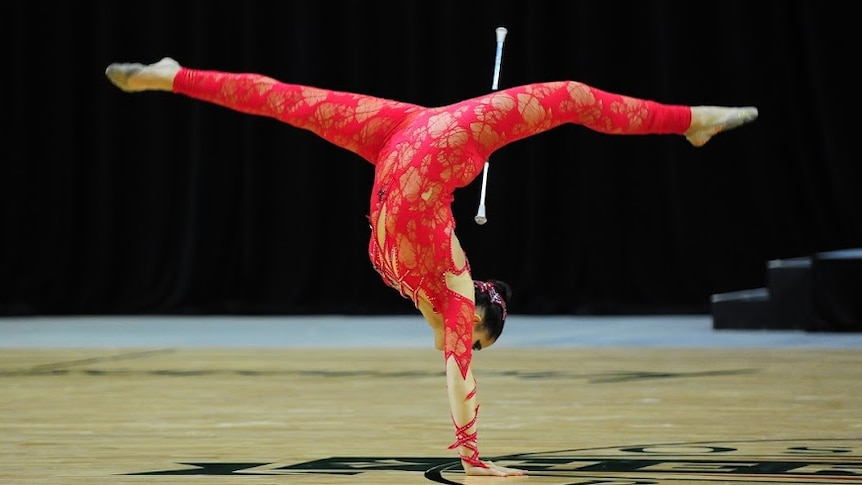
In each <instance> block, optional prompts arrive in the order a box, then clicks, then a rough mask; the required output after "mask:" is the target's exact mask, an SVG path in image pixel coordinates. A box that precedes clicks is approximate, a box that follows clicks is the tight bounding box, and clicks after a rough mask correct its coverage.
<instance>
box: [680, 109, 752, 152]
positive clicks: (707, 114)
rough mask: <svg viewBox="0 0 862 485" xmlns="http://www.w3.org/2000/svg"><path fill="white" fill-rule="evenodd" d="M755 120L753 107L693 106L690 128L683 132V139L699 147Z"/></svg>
mask: <svg viewBox="0 0 862 485" xmlns="http://www.w3.org/2000/svg"><path fill="white" fill-rule="evenodd" d="M756 119H757V108H754V107H744V108H725V107H721V106H693V107H692V108H691V126H690V127H689V129H688V131H686V132H685V137H686V139H687V140H688V142H689V143H691V144H692V145H694V146H696V147H700V146H703V145H705V144H706V142H708V141H709V139H710V138H712V137H713V136H715V135H717V134H718V133H721V132H722V131H727V130H732V129H733V128H736V127H739V126H742V125H744V124H747V123H751V122H752V121H754V120H756Z"/></svg>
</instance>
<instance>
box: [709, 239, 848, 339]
mask: <svg viewBox="0 0 862 485" xmlns="http://www.w3.org/2000/svg"><path fill="white" fill-rule="evenodd" d="M766 281H767V286H766V287H764V288H753V289H748V290H741V291H733V292H728V293H719V294H715V295H712V299H711V306H712V316H713V328H715V329H784V330H807V331H823V332H857V331H862V248H859V249H849V250H838V251H828V252H822V253H816V254H815V255H813V256H811V257H799V258H788V259H775V260H771V261H768V262H767V265H766Z"/></svg>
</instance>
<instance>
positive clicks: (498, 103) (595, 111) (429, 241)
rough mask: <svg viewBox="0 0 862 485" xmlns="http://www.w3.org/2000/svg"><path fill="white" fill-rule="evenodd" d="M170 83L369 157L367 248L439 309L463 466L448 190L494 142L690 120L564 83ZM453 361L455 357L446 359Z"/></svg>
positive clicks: (462, 315) (468, 377)
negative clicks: (477, 91)
mask: <svg viewBox="0 0 862 485" xmlns="http://www.w3.org/2000/svg"><path fill="white" fill-rule="evenodd" d="M173 90H174V92H175V93H179V94H184V95H186V96H189V97H191V98H195V99H199V100H203V101H207V102H211V103H215V104H219V105H221V106H224V107H226V108H230V109H232V110H235V111H239V112H243V113H248V114H253V115H259V116H267V117H271V118H275V119H278V120H280V121H282V122H285V123H287V124H290V125H292V126H295V127H297V128H301V129H305V130H309V131H311V132H313V133H315V134H317V135H318V136H320V137H322V138H323V139H325V140H327V141H329V142H331V143H333V144H335V145H337V146H339V147H342V148H345V149H347V150H350V151H352V152H354V153H356V154H357V155H359V156H360V157H362V158H364V159H365V160H367V161H369V162H370V163H371V164H373V165H374V169H375V177H374V186H373V188H372V191H371V201H370V202H371V203H370V212H369V221H370V223H371V229H372V230H371V238H370V242H369V247H368V251H369V257H370V258H371V262H372V264H373V266H374V268H375V269H376V270H377V271H378V272H379V273H380V275H381V276H382V277H383V279H384V281H385V282H386V283H387V284H388V285H390V286H392V287H393V288H395V289H397V290H398V291H399V292H400V293H401V294H402V295H403V296H405V297H410V298H412V299H413V300H414V304H417V306H418V299H419V298H420V297H421V298H425V299H427V300H428V302H429V303H430V304H431V305H432V306H433V307H434V310H435V311H436V312H437V313H440V314H441V315H442V316H443V321H444V333H445V339H444V359H445V361H446V363H447V385H448V386H449V389H450V402H451V405H452V417H453V421H454V424H455V429H456V442H455V444H454V445H453V446H452V447H453V448H458V450H459V455H460V456H461V458H462V460H464V461H465V462H467V463H469V464H471V465H473V466H483V464H482V462H481V461H479V452H478V447H477V443H476V442H477V434H476V422H475V421H476V414H477V412H478V405H476V404H475V400H476V396H475V381H474V380H473V377H472V372H470V361H471V358H472V355H471V353H472V349H471V347H472V341H473V318H472V317H473V312H474V310H475V307H474V302H473V298H472V295H470V296H469V297H468V296H465V295H460V294H458V293H456V292H454V291H451V290H449V289H448V288H447V286H446V279H445V277H446V274H463V273H464V272H468V271H469V270H470V268H469V263H468V262H467V261H466V260H464V261H463V262H462V264H460V265H459V264H457V263H456V261H455V260H454V258H453V256H452V244H453V235H454V231H455V220H454V218H453V215H452V211H451V203H452V201H453V198H454V192H455V190H456V189H458V188H459V187H464V186H465V185H467V184H469V183H470V182H472V181H473V180H474V179H475V178H476V176H478V175H479V174H480V173H481V172H482V169H483V166H484V162H485V160H487V159H488V158H489V156H490V155H491V154H492V153H493V152H494V151H495V150H497V149H499V148H501V147H503V146H504V145H506V144H508V143H512V142H514V141H516V140H520V139H523V138H526V137H528V136H531V135H534V134H537V133H541V132H544V131H547V130H550V129H552V128H554V127H557V126H559V125H562V124H564V123H574V124H579V125H583V126H585V127H587V128H589V129H592V130H595V131H598V132H602V133H608V134H620V135H635V134H641V135H643V134H683V133H684V132H685V131H686V130H687V129H688V127H689V124H690V122H691V110H690V108H689V107H687V106H679V105H665V104H659V103H656V102H653V101H649V100H642V99H637V98H632V97H627V96H622V95H618V94H613V93H608V92H605V91H601V90H598V89H595V88H592V87H590V86H587V85H585V84H582V83H578V82H573V81H558V82H549V83H536V84H529V85H524V86H518V87H513V88H509V89H503V90H498V91H495V92H493V93H490V94H487V95H484V96H479V97H476V98H473V99H468V100H465V101H461V102H458V103H454V104H451V105H448V106H443V107H436V108H426V107H423V106H419V105H415V104H409V103H402V102H398V101H393V100H388V99H381V98H376V97H373V96H366V95H361V94H355V93H347V92H340V91H331V90H325V89H319V88H314V87H309V86H301V85H296V84H287V83H282V82H279V81H277V80H275V79H272V78H269V77H266V76H262V75H258V74H234V73H225V72H217V71H201V70H193V69H188V68H182V69H181V70H180V72H179V73H178V74H177V76H176V78H175V80H174V85H173ZM450 359H453V360H450ZM453 362H454V363H455V364H456V366H451V367H450V364H451V363H453ZM451 368H457V369H458V370H459V371H460V372H457V373H456V372H451V371H450V369H451ZM452 374H460V375H452ZM453 389H455V391H454V393H455V396H454V397H453V395H452V394H453Z"/></svg>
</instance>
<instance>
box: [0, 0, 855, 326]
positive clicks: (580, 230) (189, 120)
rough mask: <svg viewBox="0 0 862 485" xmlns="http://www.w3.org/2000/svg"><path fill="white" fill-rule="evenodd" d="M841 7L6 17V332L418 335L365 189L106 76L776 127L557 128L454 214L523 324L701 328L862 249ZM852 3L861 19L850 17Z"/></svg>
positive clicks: (110, 11)
mask: <svg viewBox="0 0 862 485" xmlns="http://www.w3.org/2000/svg"><path fill="white" fill-rule="evenodd" d="M838 5H839V4H838V3H836V2H825V1H799V0H797V1H792V0H772V1H753V0H728V1H722V2H706V3H702V2H698V3H693V2H688V1H682V0H680V1H641V2H613V1H591V0H579V1H568V2H566V1H559V0H555V1H539V0H524V1H520V2H505V1H494V2H489V1H468V0H460V1H449V0H445V1H444V0H441V1H433V2H428V1H403V2H383V1H380V2H374V1H363V2H358V1H347V0H345V1H340V2H335V1H319V0H318V1H305V0H296V1H266V2H264V1H241V2H223V1H203V0H198V1H186V2H183V1H164V0H154V1H151V2H138V3H128V2H116V1H104V0H100V1H92V2H64V1H61V2H55V3H45V2H39V1H32V0H28V1H23V0H11V2H6V3H5V4H4V6H3V10H4V14H3V16H2V17H3V18H2V21H0V22H2V24H3V34H2V35H3V36H4V39H5V42H4V46H5V47H6V48H7V49H5V54H6V55H4V56H3V57H4V59H3V72H4V75H3V80H2V83H3V84H2V85H3V92H4V94H5V95H4V100H3V106H4V118H5V123H4V127H3V128H2V132H3V134H4V135H3V138H4V150H3V157H2V160H3V161H2V170H0V184H2V185H0V187H2V195H0V197H2V199H0V201H2V209H0V211H2V212H0V216H2V220H0V224H2V226H0V230H2V238H0V311H2V313H3V314H6V315H27V314H33V315H37V314H139V313H201V314H207V313H239V314H244V313H250V314H255V313H269V314H272V313H283V314H300V313H346V314H363V313H410V312H413V311H414V310H413V309H412V306H411V305H410V303H409V302H408V301H406V300H402V299H401V298H400V297H399V296H398V295H397V293H395V292H394V291H393V290H391V289H388V288H387V287H385V286H384V285H383V284H382V282H381V281H380V279H379V277H378V276H377V274H376V273H375V272H374V271H373V269H372V268H371V265H370V263H369V262H368V259H367V255H366V248H367V238H368V225H367V221H366V218H365V217H366V214H367V202H368V190H369V188H370V184H371V177H372V171H371V170H372V169H371V166H370V165H368V164H367V163H366V162H364V161H362V160H360V159H358V158H357V157H356V156H354V155H352V154H350V153H348V152H346V151H343V150H340V149H337V148H334V147H332V146H329V145H327V144H326V143H325V142H323V141H321V140H319V139H317V138H314V137H313V136H312V135H310V134H309V133H307V132H303V131H300V130H297V129H294V128H291V127H289V126H287V125H282V124H279V123H278V122H276V121H274V120H269V119H264V118H254V117H250V116H247V115H243V114H239V113H234V112H230V111H228V110H225V109H223V108H219V107H215V106H210V105H205V104H203V103H200V102H197V101H193V100H191V99H188V98H184V97H181V96H176V95H171V94H168V93H161V92H158V93H139V94H126V93H123V92H121V91H119V90H118V89H116V88H114V87H113V86H112V85H110V84H109V83H108V81H107V80H106V79H105V78H104V75H103V73H104V69H105V67H106V66H107V65H108V64H109V63H110V62H113V61H140V62H153V61H156V60H158V59H160V58H161V57H162V56H172V57H174V58H176V59H177V60H179V61H180V62H181V63H183V64H185V65H188V66H190V67H200V68H209V69H218V70H232V71H254V72H261V73H265V74H268V75H270V76H273V77H276V78H279V79H283V80H286V81H290V82H295V83H302V84H312V85H318V86H322V87H328V88H335V89H342V90H352V91H360V92H366V93H369V94H375V95H379V96H383V97H390V98H396V99H400V100H404V101H409V102H414V103H419V104H424V105H440V104H447V103H449V102H451V101H455V100H458V99H461V98H466V97H472V96H476V95H479V94H482V93H485V92H488V91H490V84H491V78H492V72H493V56H494V49H495V43H494V42H495V41H494V29H495V28H496V27H498V26H500V25H503V26H506V27H507V28H508V29H509V36H508V37H507V39H506V44H505V48H504V56H503V68H502V74H501V78H500V86H501V87H505V86H509V85H514V84H520V83H525V82H533V81H545V80H557V79H575V80H580V81H584V82H587V83H589V84H591V85H593V86H596V87H599V88H602V89H605V90H610V91H615V92H619V93H622V94H631V95H635V96H639V97H646V98H652V99H656V100H659V101H665V102H670V103H683V104H720V105H756V106H758V108H759V109H760V119H759V120H758V121H757V122H756V123H754V124H753V125H750V126H748V127H745V128H743V129H740V130H737V131H734V132H731V133H726V134H722V135H719V136H718V137H716V138H715V139H714V140H713V141H712V142H711V143H710V144H708V145H707V146H705V147H703V148H694V147H691V146H689V145H688V144H687V143H686V142H685V140H684V139H683V138H681V137H655V136H652V137H651V136H647V137H613V136H607V135H600V134H597V133H593V132H590V131H588V130H585V129H583V128H582V127H577V126H571V125H567V126H563V127H560V128H558V129H556V130H554V131H551V132H548V133H545V134H542V135H539V136H537V137H534V138H531V139H528V140H523V141H520V142H517V143H515V144H512V145H509V146H507V147H505V148H504V149H502V150H500V151H498V152H497V153H496V154H494V155H493V156H492V160H491V161H492V166H491V170H490V174H489V175H490V182H489V187H488V195H487V207H488V209H487V211H488V219H489V222H488V223H487V224H486V225H484V226H478V225H476V224H475V223H474V222H473V216H474V215H475V213H476V208H477V204H478V198H479V186H480V179H477V180H476V181H475V182H474V184H473V185H471V186H470V187H467V188H465V189H463V190H462V191H461V192H460V193H459V194H458V197H459V198H458V199H457V201H456V203H455V211H456V214H457V215H458V218H459V226H458V230H459V236H460V238H461V240H462V243H463V245H464V247H465V249H466V250H467V252H468V255H469V256H470V260H471V264H472V266H473V270H474V276H475V277H477V278H488V277H496V278H502V279H505V280H508V281H509V282H510V283H511V284H512V285H513V287H514V289H515V291H516V298H515V299H514V301H513V302H512V305H513V312H514V313H524V314H597V313H665V312H706V311H708V308H709V307H708V302H709V296H710V294H713V293H718V292H725V291H734V290H738V289H744V288H752V287H757V286H762V285H763V284H764V281H765V263H766V261H767V260H769V259H774V258H785V257H797V256H803V255H808V254H811V253H813V252H816V251H824V250H833V249H841V248H848V247H858V246H862V218H860V215H862V211H860V208H862V195H860V189H859V186H860V180H862V177H860V175H862V170H860V168H859V162H860V160H859V156H858V153H857V151H856V142H857V139H858V137H859V134H858V130H857V127H858V117H859V114H858V104H859V103H858V93H859V88H858V81H857V79H858V78H857V77H855V76H856V74H854V73H855V71H856V70H857V68H858V60H859V51H858V47H859V41H858V40H857V36H858V26H857V25H856V24H855V21H854V20H853V19H854V18H855V15H853V14H851V13H850V10H849V6H848V7H847V9H848V10H843V9H840V8H838V7H837V6H838ZM840 5H844V4H840Z"/></svg>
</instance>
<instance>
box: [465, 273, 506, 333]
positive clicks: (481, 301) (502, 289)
mask: <svg viewBox="0 0 862 485" xmlns="http://www.w3.org/2000/svg"><path fill="white" fill-rule="evenodd" d="M485 283H489V284H491V285H492V286H493V287H494V289H495V290H496V292H497V294H499V295H500V297H502V298H503V306H501V305H498V304H493V303H491V295H490V294H489V292H488V291H483V290H482V285H481V283H479V282H477V283H474V285H473V288H474V291H475V299H476V308H483V309H484V310H485V312H484V315H485V316H484V318H483V319H482V328H484V329H485V331H486V332H487V333H488V338H490V339H491V340H494V341H496V340H497V339H498V338H499V337H500V334H502V333H503V325H504V324H505V323H506V318H505V314H504V307H507V306H508V304H509V301H511V299H512V288H511V287H510V286H509V284H508V283H506V282H504V281H500V280H487V281H485Z"/></svg>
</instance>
